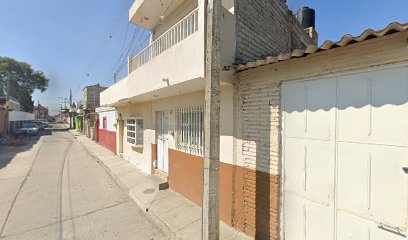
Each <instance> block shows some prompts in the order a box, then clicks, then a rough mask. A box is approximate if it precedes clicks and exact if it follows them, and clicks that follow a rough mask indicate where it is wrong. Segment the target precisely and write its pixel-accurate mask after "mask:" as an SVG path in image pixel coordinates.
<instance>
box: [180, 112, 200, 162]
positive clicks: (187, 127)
mask: <svg viewBox="0 0 408 240" xmlns="http://www.w3.org/2000/svg"><path fill="white" fill-rule="evenodd" d="M175 117H176V121H175V122H176V132H175V138H176V139H175V140H176V148H177V150H180V151H183V152H187V153H190V154H194V155H198V156H203V155H204V107H203V106H192V107H182V108H177V109H176V116H175Z"/></svg>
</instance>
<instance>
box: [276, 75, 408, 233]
mask: <svg viewBox="0 0 408 240" xmlns="http://www.w3.org/2000/svg"><path fill="white" fill-rule="evenodd" d="M282 108H283V178H282V179H283V182H282V184H283V196H282V197H283V201H282V203H283V206H282V222H281V224H282V231H283V232H282V234H283V237H284V239H285V240H319V239H322V240H328V239H338V240H343V239H344V240H346V239H347V240H350V239H355V240H401V239H406V238H407V237H406V235H407V212H408V209H407V204H408V198H407V196H408V185H407V177H408V175H407V173H405V172H404V168H405V167H408V151H407V146H408V67H399V68H392V69H383V70H378V69H377V70H371V71H368V72H363V73H355V74H350V75H343V76H338V77H331V78H321V79H315V80H308V81H296V82H288V83H284V84H283V103H282ZM406 170H407V169H406Z"/></svg>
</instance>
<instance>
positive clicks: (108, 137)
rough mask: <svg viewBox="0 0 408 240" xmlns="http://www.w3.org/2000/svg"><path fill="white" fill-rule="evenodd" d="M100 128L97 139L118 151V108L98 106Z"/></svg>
mask: <svg viewBox="0 0 408 240" xmlns="http://www.w3.org/2000/svg"><path fill="white" fill-rule="evenodd" d="M96 112H97V113H98V121H99V123H98V129H97V137H96V141H97V142H98V143H99V144H100V145H102V146H104V147H105V148H107V149H109V150H110V151H112V152H114V153H116V109H115V108H111V107H99V108H96Z"/></svg>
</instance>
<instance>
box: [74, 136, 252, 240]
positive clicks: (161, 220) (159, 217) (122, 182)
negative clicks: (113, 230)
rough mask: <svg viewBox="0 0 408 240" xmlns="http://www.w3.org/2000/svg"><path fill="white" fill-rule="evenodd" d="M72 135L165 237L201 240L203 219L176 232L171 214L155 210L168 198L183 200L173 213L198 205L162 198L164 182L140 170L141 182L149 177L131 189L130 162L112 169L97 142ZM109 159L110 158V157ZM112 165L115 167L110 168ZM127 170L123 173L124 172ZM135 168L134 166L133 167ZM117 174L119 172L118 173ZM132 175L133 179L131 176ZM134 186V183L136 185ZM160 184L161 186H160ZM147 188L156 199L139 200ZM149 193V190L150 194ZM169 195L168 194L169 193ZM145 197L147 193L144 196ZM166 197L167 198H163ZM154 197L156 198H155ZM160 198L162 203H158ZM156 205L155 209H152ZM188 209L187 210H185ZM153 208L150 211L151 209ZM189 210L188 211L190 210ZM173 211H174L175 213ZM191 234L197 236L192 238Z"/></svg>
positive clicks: (228, 232)
mask: <svg viewBox="0 0 408 240" xmlns="http://www.w3.org/2000/svg"><path fill="white" fill-rule="evenodd" d="M70 133H71V134H72V135H74V136H75V138H76V141H77V142H78V143H79V144H80V145H81V146H82V147H83V148H84V149H85V151H86V152H87V153H88V154H89V156H91V157H93V158H94V159H95V160H96V161H97V162H98V163H99V165H100V166H102V168H103V169H104V170H105V171H106V172H107V173H108V175H109V176H110V177H111V178H112V180H113V181H114V182H115V184H116V185H117V186H118V187H120V188H121V189H122V190H123V191H125V193H127V195H128V196H129V197H130V198H131V199H132V200H133V201H134V202H135V203H136V205H137V206H138V207H139V208H140V209H141V210H142V211H143V212H144V213H145V216H146V218H147V220H148V221H149V222H152V224H155V225H156V226H157V227H159V228H160V229H161V230H162V231H163V232H164V234H165V235H166V236H167V237H168V239H172V240H173V239H191V237H193V238H194V239H198V238H196V237H197V236H198V235H200V234H201V231H197V230H198V229H195V227H193V225H194V226H197V221H199V220H200V219H195V220H193V219H192V221H191V222H189V223H188V224H187V225H184V226H183V227H181V228H174V226H173V227H172V224H173V220H170V221H169V218H168V217H167V219H166V217H164V215H167V214H168V213H170V212H167V213H163V212H161V211H160V210H159V211H158V209H156V208H157V207H153V206H154V202H155V201H161V200H163V199H166V198H167V197H171V198H173V197H175V196H176V197H177V198H180V199H183V200H182V201H183V202H184V203H182V204H180V205H177V206H173V210H175V209H177V208H179V207H180V208H184V209H183V210H182V211H189V210H188V209H191V208H190V207H188V206H195V205H194V203H192V202H191V201H189V200H188V199H185V198H184V197H183V196H181V195H180V194H179V193H176V192H174V191H171V190H168V191H171V192H169V194H170V195H168V196H167V193H166V192H162V194H161V195H160V193H161V192H160V190H158V184H159V182H160V181H156V180H155V179H153V178H150V176H148V175H146V174H145V173H143V172H140V171H139V170H137V169H136V168H135V169H134V170H135V172H139V173H138V174H139V176H138V177H140V178H142V177H143V176H142V175H144V176H146V178H147V179H146V181H145V182H143V183H140V184H136V185H133V186H131V185H129V184H130V183H131V182H132V181H133V180H130V179H129V177H131V178H132V176H133V177H134V176H136V175H137V174H135V175H132V174H133V172H127V171H126V172H122V170H123V169H125V170H126V168H127V167H128V166H130V165H131V164H130V163H129V162H123V163H118V164H117V165H111V164H110V163H111V162H110V161H111V160H112V159H110V157H109V159H108V158H106V159H105V160H103V159H104V156H100V155H99V154H98V153H97V152H94V151H97V150H98V149H94V150H92V149H93V147H92V146H91V143H92V144H96V143H95V142H93V141H92V140H89V143H86V141H87V140H88V139H87V138H86V137H85V136H84V135H78V134H73V133H72V132H71V131H70ZM82 137H84V139H81V138H82ZM106 157H108V156H106ZM118 158H119V157H118ZM109 165H111V166H109ZM122 166H123V169H122ZM132 167H133V165H132ZM115 170H116V171H118V172H116V173H115ZM129 175H132V176H129ZM133 183H134V181H133ZM156 184H157V186H156ZM145 185H146V186H147V189H148V188H149V187H150V188H154V189H155V191H157V192H156V193H155V194H156V195H154V198H146V199H144V197H141V196H138V195H140V194H141V193H142V192H141V191H142V189H144V186H145ZM147 189H145V190H147ZM166 191H167V190H166ZM143 193H144V192H143ZM163 194H164V195H163ZM152 196H153V195H152ZM158 196H159V198H158V199H156V198H157V197H158ZM152 204H153V205H152ZM182 206H184V207H182ZM147 208H149V209H147ZM186 209H187V210H186ZM171 211H172V210H171ZM180 214H182V212H180ZM187 229H190V230H192V229H195V230H192V231H189V230H187ZM184 230H187V232H189V233H187V235H186V232H185V231H184ZM220 230H221V233H222V232H223V233H222V234H224V235H223V236H221V237H223V238H222V239H226V240H237V239H243V240H250V239H253V238H251V237H249V236H246V235H245V234H244V233H242V232H240V231H238V230H236V229H234V228H233V227H231V226H228V225H226V224H225V223H221V222H220ZM191 233H193V234H192V235H191Z"/></svg>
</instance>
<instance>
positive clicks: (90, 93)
mask: <svg viewBox="0 0 408 240" xmlns="http://www.w3.org/2000/svg"><path fill="white" fill-rule="evenodd" d="M105 89H107V87H102V86H100V85H99V83H98V84H96V85H92V86H86V87H85V88H84V89H83V109H84V110H85V111H91V112H94V111H95V108H97V107H99V106H100V94H101V92H102V91H104V90H105Z"/></svg>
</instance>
